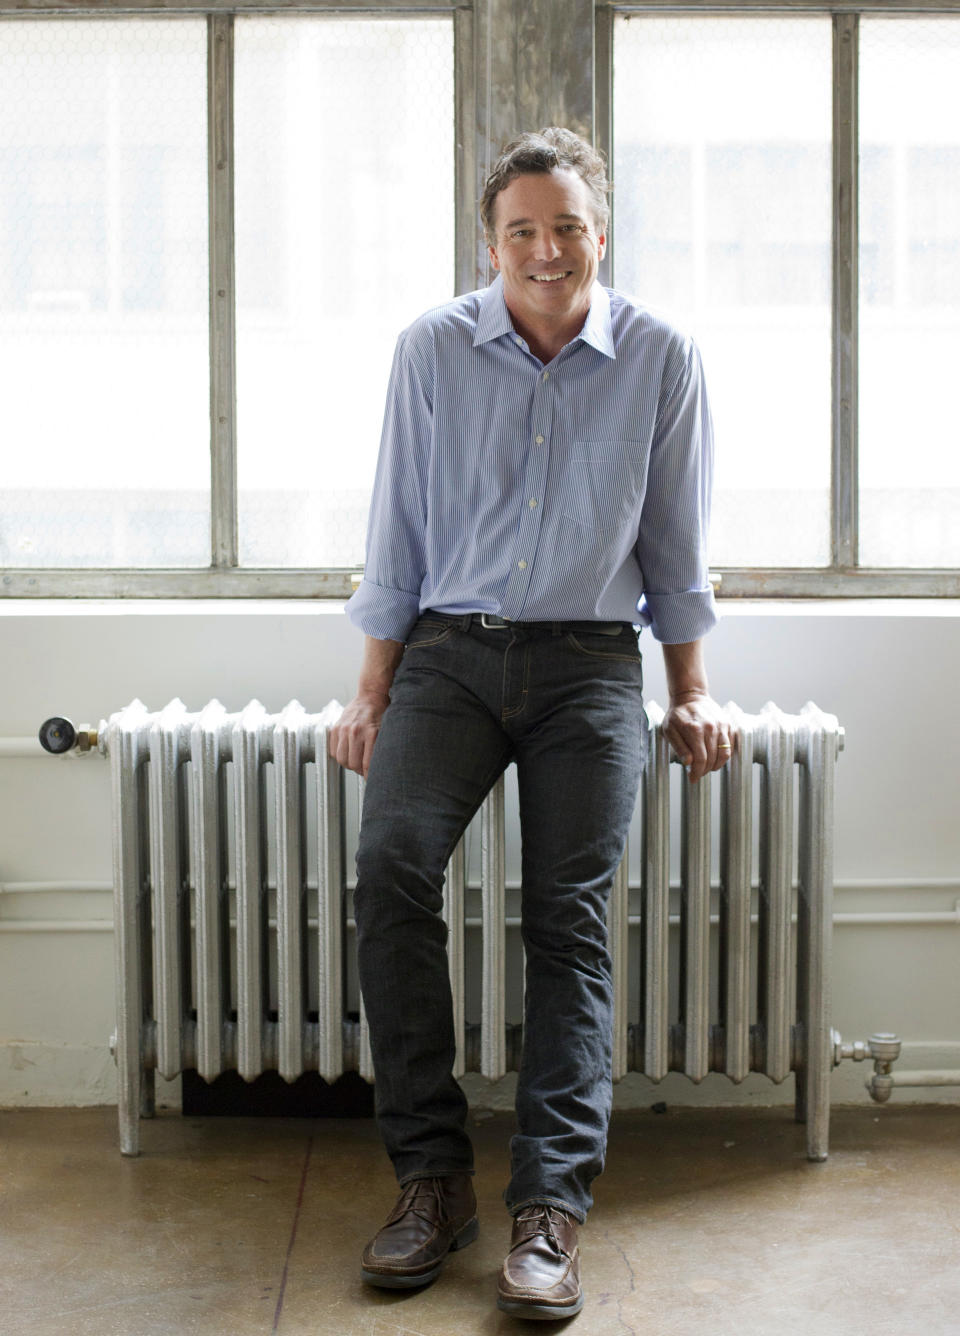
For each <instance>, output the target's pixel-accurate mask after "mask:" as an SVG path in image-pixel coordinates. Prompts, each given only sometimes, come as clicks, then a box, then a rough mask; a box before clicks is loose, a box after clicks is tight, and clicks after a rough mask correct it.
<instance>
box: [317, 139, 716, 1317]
mask: <svg viewBox="0 0 960 1336" xmlns="http://www.w3.org/2000/svg"><path fill="white" fill-rule="evenodd" d="M607 192H608V185H607V181H606V176H605V172H604V165H603V162H602V160H601V158H600V157H599V156H598V155H597V154H596V153H595V152H594V151H593V150H592V149H591V148H590V146H589V145H588V144H586V143H585V142H584V141H583V140H581V139H580V138H578V136H576V135H574V134H572V133H571V132H570V131H569V130H563V129H559V128H556V127H551V128H549V129H546V130H544V131H542V132H541V133H540V134H526V135H523V136H521V137H520V138H519V139H517V140H515V141H514V142H513V143H512V144H510V145H508V146H507V148H506V149H505V150H504V152H503V154H502V156H501V158H500V160H499V161H498V162H497V164H496V166H495V168H494V170H493V172H492V173H491V175H490V177H489V179H488V181H487V185H486V189H485V191H484V195H483V200H482V202H481V216H482V220H483V225H484V230H485V233H486V237H487V241H488V244H489V249H490V259H491V262H492V264H493V267H494V269H496V270H497V271H498V276H497V278H496V279H495V281H494V282H493V284H492V285H491V286H490V287H489V288H487V289H485V290H483V291H480V292H474V293H470V294H469V295H468V296H465V297H460V298H457V299H456V300H455V301H453V302H450V303H448V304H447V305H445V306H442V307H439V308H437V309H436V310H433V311H429V312H427V314H426V315H424V316H422V317H421V318H420V319H419V320H416V321H415V322H414V323H413V324H412V325H411V326H410V328H409V329H407V330H406V331H405V332H404V333H403V334H402V335H401V336H400V340H399V343H398V346H397V352H396V357H395V359H394V365H393V372H392V375H391V379H390V386H389V390H388V395H387V408H386V415H385V420H384V429H383V439H382V442H381V449H380V459H379V463H378V466H377V476H376V482H375V486H374V494H373V501H372V504H371V510H370V525H369V532H368V543H367V563H366V568H365V573H364V579H363V582H362V583H361V585H360V587H359V589H358V590H357V592H356V594H354V596H353V598H352V599H351V600H350V603H349V604H348V606H347V611H348V614H349V616H350V618H351V620H352V621H353V622H354V623H355V624H356V625H357V626H359V627H360V628H361V629H362V630H363V631H364V632H365V633H366V641H365V650H364V659H363V665H362V668H361V673H360V681H359V685H358V689H357V694H356V696H355V698H354V699H353V700H352V701H351V702H350V704H349V705H348V706H347V707H346V709H345V710H344V713H343V716H342V719H341V721H340V724H339V726H338V727H337V728H336V729H334V730H332V733H331V739H330V751H331V754H332V755H334V756H335V757H336V758H337V759H338V760H339V761H340V762H341V764H343V765H345V766H347V767H349V768H350V769H353V770H356V771H358V772H360V773H361V774H364V775H366V776H367V787H366V796H365V799H364V808H363V823H362V828H361V833H360V844H359V849H358V852H357V889H356V895H355V901H354V903H355V916H356V923H357V954H358V966H359V976H360V987H361V991H362V994H363V1000H364V1007H365V1011H366V1016H367V1021H368V1024H369V1028H370V1043H371V1049H372V1053H373V1061H374V1070H375V1075H376V1090H375V1095H376V1109H377V1120H378V1126H379V1129H380V1132H381V1135H382V1137H383V1139H384V1142H385V1145H386V1148H387V1151H388V1153H389V1155H390V1158H391V1160H392V1162H393V1166H394V1169H395V1171H396V1175H397V1179H398V1181H399V1184H400V1187H401V1192H400V1196H399V1198H398V1200H397V1202H396V1204H395V1206H394V1208H393V1210H392V1211H391V1212H390V1214H389V1216H388V1217H387V1220H386V1222H385V1224H384V1226H383V1228H382V1229H380V1230H379V1232H378V1233H377V1234H376V1236H375V1237H374V1238H373V1239H372V1240H371V1241H370V1243H369V1244H368V1245H367V1247H366V1249H365V1250H364V1254H363V1261H362V1275H363V1278H364V1280H366V1281H367V1282H368V1283H370V1284H373V1285H379V1286H385V1287H388V1288H408V1287H415V1286H419V1285H424V1284H427V1283H428V1282H430V1281H432V1280H433V1279H434V1278H435V1277H436V1276H437V1275H438V1274H439V1272H440V1270H441V1268H442V1266H443V1264H444V1262H445V1260H446V1258H447V1255H448V1254H449V1253H450V1252H451V1251H452V1250H454V1249H457V1248H461V1247H463V1246H464V1245H465V1244H467V1243H469V1242H471V1240H472V1239H473V1238H475V1236H476V1233H477V1215H476V1198H475V1195H474V1191H473V1185H472V1174H473V1150H472V1146H471V1143H470V1139H469V1136H468V1135H467V1132H466V1115H467V1105H466V1100H465V1098H464V1095H463V1092H462V1090H461V1088H460V1086H459V1084H458V1083H457V1081H456V1080H455V1079H454V1078H453V1075H452V1069H453V1062H454V1057H455V1039H454V1027H453V1015H452V1003H451V995H450V984H449V977H448V969H447V958H446V928H445V926H444V923H443V920H442V917H441V910H442V904H443V875H444V869H445V867H446V864H447V861H448V859H449V857H450V854H451V853H452V851H453V849H454V846H455V845H456V843H457V841H458V840H459V838H460V836H461V835H462V833H463V831H464V829H465V828H466V825H467V823H468V822H469V821H470V819H471V817H472V816H473V815H474V813H475V812H476V811H477V809H478V807H479V806H480V803H481V802H482V801H483V799H484V797H485V796H486V794H487V792H488V791H489V789H490V788H491V786H492V785H493V783H494V782H495V780H496V779H497V777H498V776H499V775H500V774H501V773H502V771H503V770H504V769H505V767H506V766H507V765H508V764H509V763H510V762H511V761H515V762H516V766H517V781H518V789H519V796H520V822H521V832H522V840H523V850H522V891H521V925H522V927H521V931H522V937H523V944H524V950H525V955H526V986H525V996H524V1019H523V1051H522V1056H521V1063H520V1071H519V1073H518V1078H517V1096H516V1109H517V1133H516V1135H515V1136H514V1137H513V1138H512V1141H511V1145H510V1150H511V1177H510V1181H509V1183H508V1184H507V1187H506V1189H505V1191H504V1199H505V1201H506V1204H507V1208H508V1210H509V1212H510V1214H511V1216H512V1217H513V1226H512V1235H511V1239H510V1244H509V1251H508V1252H507V1256H506V1260H505V1261H504V1264H503V1268H502V1270H501V1273H500V1278H499V1282H498V1296H497V1303H498V1306H499V1307H500V1308H501V1309H503V1310H505V1311H506V1312H509V1313H513V1314H515V1315H518V1316H521V1317H527V1318H538V1319H546V1320H549V1319H558V1318H564V1317H569V1316H571V1315H572V1314H574V1313H576V1312H578V1311H579V1310H580V1308H581V1306H582V1304H583V1292H582V1288H581V1283H580V1254H579V1249H578V1246H577V1228H578V1225H580V1224H582V1223H583V1222H584V1220H585V1219H586V1216H587V1212H588V1211H589V1209H590V1207H591V1205H592V1203H593V1198H592V1196H591V1192H590V1186H591V1183H592V1182H593V1180H594V1178H595V1177H596V1176H597V1175H598V1174H599V1173H600V1172H601V1170H602V1168H603V1163H604V1156H605V1151H606V1137H607V1125H608V1122H609V1117H610V1106H611V1094H612V1083H611V1021H612V983H611V965H610V957H609V954H608V951H607V940H606V921H605V916H606V907H607V898H608V895H609V891H610V886H611V883H612V881H613V877H614V873H615V871H616V868H617V865H618V863H619V862H620V858H621V856H622V853H623V848H624V843H625V840H626V835H627V828H628V826H629V823H630V818H631V815H632V813H633V808H634V804H635V801H636V793H637V787H638V783H639V779H640V773H641V769H642V765H643V757H644V746H645V737H646V731H645V718H644V714H643V708H642V697H641V690H642V674H641V666H640V653H639V649H638V644H637V632H636V630H635V627H636V626H648V627H649V628H650V629H651V631H652V634H653V635H654V637H655V638H656V639H658V640H659V641H661V643H662V646H663V653H664V660H665V665H666V671H667V680H668V686H669V691H670V708H669V710H668V713H667V716H666V718H665V720H664V731H665V733H666V736H667V737H668V739H669V740H670V742H671V744H672V745H673V747H674V749H675V750H676V752H677V753H678V754H679V756H680V757H681V759H682V760H683V762H684V764H685V765H686V766H687V768H688V774H689V779H690V782H691V783H696V782H698V781H699V780H700V779H701V778H702V777H703V776H704V775H706V774H707V773H708V772H709V771H711V770H717V769H719V768H720V767H721V766H722V765H723V764H724V763H725V761H726V760H727V758H728V757H729V755H730V738H729V727H728V725H727V723H726V721H725V719H724V717H723V715H722V712H721V711H720V709H719V708H718V706H717V705H716V703H715V702H714V701H713V700H712V699H711V697H710V695H709V692H708V688H707V680H706V674H705V671H704V666H703V656H702V653H701V646H700V641H701V638H702V637H703V636H704V635H705V633H706V632H707V631H708V630H709V629H710V627H711V626H712V625H713V623H714V622H715V620H716V613H715V610H714V605H713V594H712V590H711V588H710V584H709V582H708V579H707V557H706V525H707V516H708V513H709V500H710V479H711V455H712V438H711V423H710V413H709V409H708V407H707V400H706V392H705V390H704V385H703V376H702V371H701V366H700V357H699V354H698V352H697V349H696V347H695V345H694V344H693V342H692V341H691V340H690V339H689V338H687V337H685V336H684V335H683V334H681V333H679V332H678V331H677V330H675V329H674V328H673V327H672V326H671V325H670V324H669V323H667V322H666V321H665V320H663V319H662V318H661V317H660V316H657V315H654V314H653V313H652V312H651V311H649V310H648V309H646V308H645V307H644V306H642V305H640V304H638V303H637V302H635V301H632V300H630V299H629V298H627V297H624V296H622V295H621V294H619V293H616V292H613V291H610V290H608V289H605V288H603V287H601V286H600V285H599V284H598V283H597V281H596V278H597V267H598V265H599V262H600V260H601V259H602V258H603V253H604V247H605V245H606V228H607V220H608V216H609V210H608V206H607Z"/></svg>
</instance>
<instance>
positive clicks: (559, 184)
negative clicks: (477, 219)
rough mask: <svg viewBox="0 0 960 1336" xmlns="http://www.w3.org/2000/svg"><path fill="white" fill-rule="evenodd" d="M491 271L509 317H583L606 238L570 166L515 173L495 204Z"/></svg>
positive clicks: (528, 320)
mask: <svg viewBox="0 0 960 1336" xmlns="http://www.w3.org/2000/svg"><path fill="white" fill-rule="evenodd" d="M494 222H495V224H496V244H495V245H493V246H491V247H490V248H489V249H490V259H491V261H492V262H493V267H494V269H498V270H499V271H500V273H501V274H502V275H503V292H504V296H505V298H506V302H507V307H508V309H509V311H510V314H511V315H512V316H513V317H514V319H515V320H516V321H518V322H519V323H520V324H521V325H523V324H529V325H531V326H532V327H533V328H536V327H537V326H541V327H542V326H543V324H544V322H546V323H548V324H551V325H553V324H556V325H560V326H563V325H564V324H568V323H572V322H573V321H575V320H583V319H585V318H586V314H587V311H588V310H589V308H590V289H591V287H592V286H593V281H594V279H595V278H596V276H597V265H598V264H599V262H600V260H602V259H603V251H604V247H605V245H606V237H605V236H604V235H603V234H602V233H598V231H597V223H596V219H595V217H594V211H593V206H592V204H591V201H590V194H589V192H588V190H587V187H586V186H585V185H584V183H583V181H582V180H581V178H580V177H579V176H578V175H577V173H576V172H575V171H573V170H572V168H569V167H556V168H554V170H553V171H552V172H538V173H535V174H532V175H529V176H517V177H515V178H514V179H513V180H512V181H511V182H510V184H509V185H508V186H507V187H506V189H505V190H501V192H500V194H499V195H498V196H497V198H496V201H495V204H494Z"/></svg>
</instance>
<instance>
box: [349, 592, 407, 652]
mask: <svg viewBox="0 0 960 1336" xmlns="http://www.w3.org/2000/svg"><path fill="white" fill-rule="evenodd" d="M346 613H347V616H348V617H349V618H350V620H351V622H353V624H354V626H357V627H359V628H360V630H361V631H362V632H363V633H364V635H368V636H373V638H374V640H399V641H400V643H401V644H406V640H407V635H408V633H409V631H410V628H411V627H412V626H413V624H414V622H415V621H416V620H417V618H418V617H419V616H420V595H419V594H408V593H407V591H406V590H405V589H388V588H386V586H385V585H378V584H374V583H373V581H372V580H361V581H360V585H359V587H358V588H357V589H356V590H355V592H354V593H353V594H352V595H351V596H350V598H349V599H348V600H347V605H346Z"/></svg>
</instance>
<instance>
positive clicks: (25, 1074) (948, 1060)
mask: <svg viewBox="0 0 960 1336" xmlns="http://www.w3.org/2000/svg"><path fill="white" fill-rule="evenodd" d="M898 1067H899V1068H900V1070H901V1071H903V1070H908V1069H909V1070H917V1069H922V1070H931V1069H932V1070H936V1069H937V1068H940V1069H945V1070H950V1071H957V1070H960V1042H955V1041H947V1040H943V1041H927V1042H924V1041H920V1040H915V1041H912V1042H905V1043H904V1045H903V1049H902V1052H901V1056H900V1058H899V1059H898V1061H897V1062H896V1063H895V1065H894V1069H893V1070H894V1073H896V1070H897V1068H898ZM872 1071H873V1064H872V1063H870V1062H851V1061H849V1060H848V1061H845V1062H843V1063H841V1065H840V1066H839V1067H838V1068H836V1070H835V1071H834V1072H833V1076H832V1078H831V1099H832V1102H833V1104H834V1105H848V1104H852V1105H860V1104H869V1103H871V1099H870V1096H869V1094H868V1093H867V1091H866V1089H865V1088H864V1087H865V1083H866V1081H867V1080H868V1079H869V1077H870V1075H871V1073H872ZM462 1084H463V1087H464V1090H465V1091H466V1094H467V1098H468V1100H469V1101H470V1104H471V1106H472V1107H473V1108H475V1109H491V1110H494V1111H498V1110H504V1109H512V1108H513V1100H514V1092H515V1090H516V1076H515V1074H513V1073H511V1074H509V1075H508V1076H505V1077H504V1078H503V1080H501V1081H493V1082H491V1081H488V1080H486V1078H485V1077H482V1076H478V1075H476V1074H475V1073H469V1074H468V1075H467V1076H465V1077H464V1078H463V1081H462ZM180 1087H181V1083H180V1081H179V1079H178V1080H175V1081H164V1080H163V1079H162V1078H160V1077H157V1078H156V1100H157V1104H158V1106H159V1107H160V1108H174V1109H179V1108H180V1107H181V1089H180ZM793 1087H794V1082H793V1077H792V1076H790V1077H788V1078H787V1079H786V1081H784V1082H782V1083H781V1084H780V1085H774V1084H773V1082H772V1081H769V1080H768V1079H767V1078H766V1077H765V1076H760V1075H758V1074H756V1073H752V1074H751V1075H750V1076H748V1077H747V1079H746V1080H745V1081H743V1082H742V1083H741V1084H740V1085H734V1084H733V1082H732V1081H729V1080H727V1078H726V1077H725V1076H721V1075H719V1074H718V1073H711V1074H710V1075H709V1076H707V1077H706V1079H705V1080H703V1081H702V1082H701V1083H700V1084H699V1085H694V1084H693V1082H692V1081H688V1080H687V1078H686V1077H685V1076H682V1075H680V1073H678V1072H671V1073H670V1075H669V1076H667V1077H666V1078H665V1079H664V1080H663V1081H660V1082H653V1081H650V1080H648V1079H647V1077H645V1076H641V1075H640V1074H639V1073H638V1072H630V1073H629V1074H628V1075H627V1076H625V1077H624V1078H623V1080H622V1081H620V1082H618V1083H617V1085H616V1086H615V1087H614V1108H615V1109H617V1108H621V1109H643V1108H649V1107H651V1106H652V1105H654V1104H673V1105H677V1106H689V1107H701V1108H702V1107H707V1108H727V1107H736V1106H748V1107H755V1108H763V1107H767V1106H775V1105H780V1104H792V1103H793ZM116 1102H117V1072H116V1066H115V1065H114V1061H113V1058H112V1056H111V1054H110V1051H109V1049H108V1048H107V1046H106V1045H103V1046H102V1047H101V1046H93V1045H90V1046H83V1045H69V1044H44V1043H31V1042H30V1041H28V1040H4V1041H0V1108H5V1109H17V1108H82V1107H85V1106H91V1105H99V1104H116ZM890 1103H891V1104H960V1086H909V1087H904V1088H903V1089H896V1088H894V1091H893V1093H892V1095H891V1096H890ZM221 1111H222V1112H226V1110H218V1112H221ZM241 1111H242V1110H238V1112H241ZM308 1116H315V1115H308Z"/></svg>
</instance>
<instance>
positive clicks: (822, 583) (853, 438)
mask: <svg viewBox="0 0 960 1336" xmlns="http://www.w3.org/2000/svg"><path fill="white" fill-rule="evenodd" d="M652 13H674V14H679V13H683V14H691V13H699V14H704V15H707V14H710V15H716V14H727V15H731V14H737V15H740V14H756V15H762V14H776V15H778V16H782V15H784V14H799V13H806V14H824V15H827V14H829V15H830V16H831V19H832V25H833V142H832V150H833V165H832V201H831V218H832V257H831V268H832V279H831V307H832V314H831V344H832V368H831V487H830V537H831V543H830V546H831V562H830V565H829V566H817V567H814V566H810V567H772V568H764V567H756V566H750V567H744V566H719V567H717V568H716V572H715V577H716V578H717V580H718V592H719V593H720V594H721V595H722V596H723V597H725V598H956V597H958V596H960V571H958V570H957V569H955V568H952V567H938V568H930V569H922V568H919V567H886V566H884V567H868V566H861V565H860V564H859V560H858V547H859V535H858V524H859V513H858V512H859V496H858V486H859V480H858V439H857V431H858V422H857V392H858V338H857V332H858V321H857V314H858V301H859V290H858V289H859V284H858V269H859V232H858V167H859V164H858V155H857V143H858V137H859V127H858V116H857V111H858V79H859V36H860V16H861V14H866V15H870V16H875V15H894V16H904V17H909V16H911V15H917V14H960V0H941V3H936V4H934V3H931V0H898V2H897V3H884V2H883V0H874V2H873V3H872V4H863V3H860V4H855V3H846V2H845V0H839V2H838V3H836V4H832V5H829V6H827V5H824V4H823V3H822V0H821V2H820V3H817V2H816V0H788V2H785V3H782V4H771V3H770V0H767V3H765V4H764V3H760V0H736V2H734V0H730V2H729V3H727V4H724V5H717V4H716V3H714V4H710V3H707V0H683V3H673V4H669V3H663V2H662V0H650V3H642V0H641V2H637V0H634V3H629V4H627V3H621V2H620V0H598V4H597V93H598V96H597V124H596V136H597V145H598V147H600V148H602V149H603V151H604V152H605V153H606V154H607V157H608V160H609V158H610V155H611V152H612V148H613V142H614V126H613V40H614V27H615V19H616V18H617V17H618V16H620V15H631V14H635V15H641V14H652ZM611 207H612V211H613V224H612V226H611V245H610V254H609V256H608V258H607V260H606V262H605V264H606V273H607V275H608V276H609V274H610V273H612V272H613V257H614V255H615V253H616V192H614V195H613V199H612V204H611ZM605 281H609V277H608V278H607V279H606V280H605Z"/></svg>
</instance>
